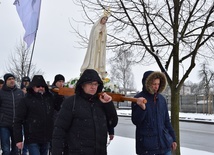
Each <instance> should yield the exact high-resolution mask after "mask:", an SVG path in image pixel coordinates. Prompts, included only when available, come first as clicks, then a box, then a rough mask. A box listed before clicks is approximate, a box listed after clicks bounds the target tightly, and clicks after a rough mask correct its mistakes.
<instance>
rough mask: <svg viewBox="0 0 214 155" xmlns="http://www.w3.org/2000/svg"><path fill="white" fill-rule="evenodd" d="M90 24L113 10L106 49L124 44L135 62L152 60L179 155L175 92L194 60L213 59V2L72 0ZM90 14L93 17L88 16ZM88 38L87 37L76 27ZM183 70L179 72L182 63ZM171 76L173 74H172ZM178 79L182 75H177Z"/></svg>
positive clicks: (176, 97)
mask: <svg viewBox="0 0 214 155" xmlns="http://www.w3.org/2000/svg"><path fill="white" fill-rule="evenodd" d="M75 3H76V4H77V5H80V6H81V7H82V9H83V12H84V13H85V17H86V18H87V19H88V20H87V22H85V24H88V23H93V21H94V17H95V15H96V16H97V15H98V14H100V13H101V10H103V9H105V8H106V7H110V9H111V17H110V18H109V21H108V24H107V25H108V28H107V29H108V44H107V46H108V49H112V48H114V49H117V48H120V46H124V45H126V46H127V47H128V48H131V49H132V51H133V55H134V58H136V59H135V61H136V62H140V63H151V62H156V63H157V64H158V66H159V68H160V70H161V71H162V72H164V73H165V75H166V77H167V81H168V84H169V86H170V88H171V96H172V97H171V103H172V105H171V114H172V115H171V121H172V125H173V127H174V129H175V132H176V137H177V143H178V149H177V150H176V154H177V155H180V135H179V109H180V108H179V95H180V89H181V86H182V85H183V83H184V81H185V80H186V79H187V77H188V76H189V74H190V73H191V71H192V70H193V68H194V67H195V63H196V59H200V58H203V59H204V58H205V57H207V58H213V52H214V51H213V49H214V45H213V40H214V16H213V14H214V3H213V0H195V1H192V0H185V1H184V0H173V1H171V0H160V1H150V0H146V1H143V0H102V1H99V0H97V1H91V0H75ZM90 17H91V18H90ZM76 33H77V35H79V36H80V37H82V39H83V42H82V43H86V42H87V39H85V38H87V37H84V35H81V34H80V33H79V32H78V31H76ZM179 64H185V65H184V66H185V69H186V70H185V72H184V74H183V75H182V76H179V75H180V70H181V69H180V65H179ZM170 74H171V75H170ZM179 77H182V78H181V79H179Z"/></svg>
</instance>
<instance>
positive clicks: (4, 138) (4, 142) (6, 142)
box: [0, 127, 18, 155]
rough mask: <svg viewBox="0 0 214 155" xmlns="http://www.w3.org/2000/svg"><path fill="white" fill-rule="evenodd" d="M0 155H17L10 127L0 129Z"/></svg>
mask: <svg viewBox="0 0 214 155" xmlns="http://www.w3.org/2000/svg"><path fill="white" fill-rule="evenodd" d="M0 137H1V148H2V155H18V148H17V147H16V144H15V142H14V137H13V129H12V127H0Z"/></svg>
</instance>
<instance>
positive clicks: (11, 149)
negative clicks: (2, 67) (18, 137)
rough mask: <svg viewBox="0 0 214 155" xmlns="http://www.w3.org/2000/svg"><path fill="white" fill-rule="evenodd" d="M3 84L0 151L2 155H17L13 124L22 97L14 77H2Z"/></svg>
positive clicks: (0, 112)
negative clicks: (0, 150)
mask: <svg viewBox="0 0 214 155" xmlns="http://www.w3.org/2000/svg"><path fill="white" fill-rule="evenodd" d="M4 81H5V82H4V84H3V87H2V89H1V90H0V137H1V149H2V153H3V154H4V155H17V152H18V150H17V148H16V144H15V142H14V136H13V122H14V119H15V109H16V107H17V104H18V103H19V101H20V100H21V98H23V97H24V93H23V92H22V90H21V89H18V88H17V86H16V84H15V76H14V75H13V74H11V73H7V74H5V75H4Z"/></svg>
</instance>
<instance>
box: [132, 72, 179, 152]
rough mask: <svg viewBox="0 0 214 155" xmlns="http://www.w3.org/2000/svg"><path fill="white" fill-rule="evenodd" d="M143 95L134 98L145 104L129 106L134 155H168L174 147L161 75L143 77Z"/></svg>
mask: <svg viewBox="0 0 214 155" xmlns="http://www.w3.org/2000/svg"><path fill="white" fill-rule="evenodd" d="M142 83H143V91H141V92H140V93H139V94H137V95H136V96H135V97H136V98H139V97H144V98H145V99H146V100H147V104H142V103H132V122H133V124H135V125H136V153H137V154H138V155H154V154H158V155H171V150H175V149H176V147H177V143H176V139H175V133H174V130H173V128H172V125H171V122H170V119H169V114H168V108H167V104H166V100H165V98H164V97H163V96H162V95H161V94H160V93H161V92H162V91H163V90H164V89H165V87H166V77H165V75H164V74H163V73H161V72H154V71H147V72H145V73H144V76H143V79H142Z"/></svg>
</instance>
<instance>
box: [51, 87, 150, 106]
mask: <svg viewBox="0 0 214 155" xmlns="http://www.w3.org/2000/svg"><path fill="white" fill-rule="evenodd" d="M53 91H54V92H57V93H58V94H59V95H63V96H72V95H74V94H75V89H74V88H67V87H62V88H54V89H53ZM102 93H104V92H102ZM102 93H99V95H102ZM105 93H107V94H108V95H109V96H111V97H112V100H113V101H116V102H124V101H131V102H137V98H133V97H126V96H124V95H123V94H117V93H110V92H105ZM146 103H147V100H146V99H145V101H144V104H146Z"/></svg>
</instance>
